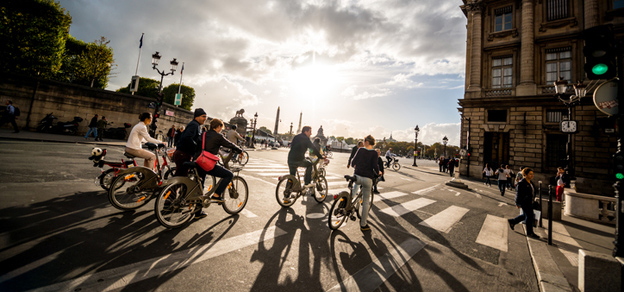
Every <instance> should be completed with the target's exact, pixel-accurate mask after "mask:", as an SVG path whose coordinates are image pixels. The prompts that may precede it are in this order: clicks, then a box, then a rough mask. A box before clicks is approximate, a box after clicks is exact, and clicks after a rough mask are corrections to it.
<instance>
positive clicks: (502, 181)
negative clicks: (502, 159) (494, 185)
mask: <svg viewBox="0 0 624 292" xmlns="http://www.w3.org/2000/svg"><path fill="white" fill-rule="evenodd" d="M494 174H495V175H498V190H500V193H501V196H505V188H506V186H507V175H508V174H507V173H506V172H505V165H504V164H501V166H500V167H499V168H498V169H497V170H496V172H495V173H494Z"/></svg>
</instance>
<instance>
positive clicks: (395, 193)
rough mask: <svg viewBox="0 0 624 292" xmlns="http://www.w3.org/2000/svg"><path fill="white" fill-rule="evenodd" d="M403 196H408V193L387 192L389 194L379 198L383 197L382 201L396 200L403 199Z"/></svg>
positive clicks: (380, 195) (381, 195)
mask: <svg viewBox="0 0 624 292" xmlns="http://www.w3.org/2000/svg"><path fill="white" fill-rule="evenodd" d="M403 196H407V194H406V193H403V192H396V191H395V192H387V193H383V194H379V195H378V197H381V198H382V199H386V200H389V199H394V198H398V197H403Z"/></svg>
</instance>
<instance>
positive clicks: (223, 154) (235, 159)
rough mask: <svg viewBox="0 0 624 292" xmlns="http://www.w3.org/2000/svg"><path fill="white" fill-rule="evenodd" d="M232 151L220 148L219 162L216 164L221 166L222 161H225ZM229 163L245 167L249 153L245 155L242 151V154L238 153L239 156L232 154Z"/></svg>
mask: <svg viewBox="0 0 624 292" xmlns="http://www.w3.org/2000/svg"><path fill="white" fill-rule="evenodd" d="M231 151H232V150H230V149H227V148H225V147H221V149H219V153H218V154H219V158H221V159H219V161H218V163H219V164H220V165H221V166H224V165H223V160H225V159H226V158H227V157H228V156H229V155H230V153H232V152H231ZM230 162H232V163H236V164H239V165H240V166H245V164H247V162H249V153H247V151H245V150H243V152H241V153H239V154H232V158H231V159H230Z"/></svg>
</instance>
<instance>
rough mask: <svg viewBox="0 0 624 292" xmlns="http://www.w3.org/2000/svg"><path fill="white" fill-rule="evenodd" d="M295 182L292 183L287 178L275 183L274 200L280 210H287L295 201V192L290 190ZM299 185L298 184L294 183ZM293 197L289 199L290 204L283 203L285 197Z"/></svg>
mask: <svg viewBox="0 0 624 292" xmlns="http://www.w3.org/2000/svg"><path fill="white" fill-rule="evenodd" d="M289 181H290V186H288V182H289ZM294 183H295V182H293V181H292V180H291V179H289V178H288V177H284V178H282V179H280V181H279V182H278V183H277V187H276V188H275V199H276V200H277V203H278V204H279V205H280V206H282V208H288V207H290V206H292V205H293V204H294V203H295V201H296V200H297V195H298V194H297V192H295V191H293V190H292V186H293V184H294ZM296 183H299V182H296ZM293 195H294V196H295V197H294V198H291V200H290V203H285V202H284V198H285V196H290V197H292V196H293Z"/></svg>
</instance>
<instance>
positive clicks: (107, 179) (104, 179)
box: [100, 168, 125, 191]
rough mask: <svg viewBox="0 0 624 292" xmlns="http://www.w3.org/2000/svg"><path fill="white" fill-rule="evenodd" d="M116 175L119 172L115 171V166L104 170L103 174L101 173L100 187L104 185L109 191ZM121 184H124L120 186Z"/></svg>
mask: <svg viewBox="0 0 624 292" xmlns="http://www.w3.org/2000/svg"><path fill="white" fill-rule="evenodd" d="M116 176H117V174H116V173H115V169H114V168H110V169H107V170H106V171H104V172H102V174H100V187H102V188H103V189H104V190H105V191H108V189H109V188H110V185H111V183H112V182H113V180H114V179H115V177H116ZM124 183H125V182H124ZM121 186H123V184H122V185H120V186H119V187H121Z"/></svg>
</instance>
